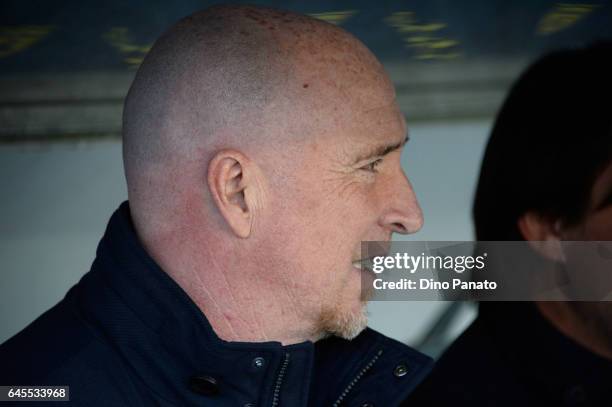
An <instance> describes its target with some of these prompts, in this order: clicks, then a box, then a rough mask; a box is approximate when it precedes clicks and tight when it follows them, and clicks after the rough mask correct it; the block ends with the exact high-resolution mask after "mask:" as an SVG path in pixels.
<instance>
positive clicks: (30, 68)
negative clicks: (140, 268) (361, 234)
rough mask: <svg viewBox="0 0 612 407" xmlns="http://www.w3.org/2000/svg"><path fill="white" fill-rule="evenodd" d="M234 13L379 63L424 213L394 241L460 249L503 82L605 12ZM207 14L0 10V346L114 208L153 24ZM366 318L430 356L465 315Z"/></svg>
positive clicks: (454, 8)
mask: <svg viewBox="0 0 612 407" xmlns="http://www.w3.org/2000/svg"><path fill="white" fill-rule="evenodd" d="M234 3H240V2H234ZM248 3H251V4H263V5H268V6H273V7H279V8H284V9H289V10H293V11H297V12H300V13H304V14H309V15H312V16H314V17H316V18H320V19H322V20H325V21H328V22H330V23H332V24H337V25H339V26H341V27H343V28H344V29H346V30H348V31H350V32H352V33H353V34H354V35H356V36H357V37H358V38H359V39H361V40H362V41H363V42H364V43H365V44H366V45H367V46H368V47H370V49H371V50H372V51H373V52H374V53H375V54H376V55H377V56H378V57H379V58H380V59H381V61H382V62H383V64H384V65H385V67H386V68H387V70H388V72H389V74H390V75H391V77H392V79H393V81H394V82H395V85H396V89H397V94H398V100H399V103H400V106H401V108H402V110H403V112H404V113H405V115H406V120H407V122H408V127H409V132H410V137H411V141H410V143H409V144H408V145H407V148H406V149H405V152H404V154H403V157H402V160H403V165H404V168H405V170H406V173H407V174H408V176H409V178H410V179H411V181H412V183H413V185H414V188H415V190H416V192H417V196H418V198H419V200H420V202H421V206H422V207H423V211H424V214H425V226H424V227H423V229H422V231H421V232H419V233H418V234H416V235H413V236H408V237H403V236H402V237H401V238H402V239H404V240H408V239H410V240H444V241H451V240H472V239H473V235H472V226H471V215H470V211H471V201H472V195H473V192H474V188H475V184H476V180H477V175H478V171H479V166H480V158H481V156H482V153H483V151H484V147H485V143H486V139H487V137H488V133H489V131H490V128H491V125H492V122H493V119H494V117H495V113H496V111H497V110H498V109H499V107H500V104H501V102H502V100H503V97H504V95H505V93H506V91H507V90H508V89H509V86H510V85H511V84H512V82H513V80H514V79H515V78H516V76H517V75H518V74H519V73H520V71H521V70H522V69H523V68H525V67H526V66H527V64H528V63H529V62H530V61H531V60H533V59H534V58H536V57H537V56H538V55H540V54H542V53H545V52H547V51H549V50H552V49H557V48H562V47H575V46H580V45H584V44H587V43H589V42H592V41H594V40H597V39H606V38H607V39H610V38H612V4H607V3H606V2H605V1H603V0H600V1H589V2H576V3H558V2H555V1H547V0H538V1H536V0H516V1H512V2H510V1H502V0H471V1H462V2H458V1H451V0H412V1H411V0H404V1H384V0H379V1H377V2H371V1H320V0H314V1H312V0H311V1H308V2H305V1H304V2H295V1H282V2H281V1H249V2H248ZM212 4H215V2H209V1H202V0H200V1H195V0H175V1H172V2H167V1H159V0H156V1H151V0H147V1H144V0H132V1H121V0H106V1H98V2H93V1H82V0H79V1H77V0H65V1H60V0H56V1H28V0H20V1H14V0H8V1H7V0H3V2H2V3H1V5H0V10H1V12H0V174H1V176H0V195H1V198H0V342H3V341H4V340H6V339H8V338H9V337H10V336H12V335H13V334H15V333H16V332H18V331H19V330H20V329H22V328H23V327H25V326H26V325H27V324H28V323H30V322H31V321H32V320H33V319H34V318H36V317H37V316H38V315H40V314H41V313H42V312H43V311H44V310H46V309H47V308H49V307H51V306H52V305H53V304H55V303H56V302H57V301H59V300H60V299H61V298H62V297H63V296H64V294H65V293H66V292H67V290H68V288H69V287H70V286H71V285H73V284H74V283H76V282H77V281H78V279H79V278H80V277H81V276H82V275H83V274H84V273H85V272H87V271H88V270H89V267H90V265H91V262H92V260H93V258H94V255H95V250H96V246H97V243H98V240H99V239H100V237H101V236H102V233H103V232H104V229H105V226H106V222H107V221H108V219H109V217H110V215H111V214H112V212H113V211H114V210H115V209H116V207H117V206H118V205H119V204H120V203H121V202H122V201H123V200H125V199H126V197H127V192H126V187H125V181H124V178H123V169H122V162H121V143H120V135H121V111H122V104H123V98H124V97H125V95H126V93H127V90H128V88H129V85H130V83H131V81H132V78H133V76H134V74H135V72H136V69H137V68H138V66H139V64H140V62H141V61H142V58H143V56H144V55H145V54H146V52H147V50H148V49H149V48H150V46H151V45H152V43H153V41H154V40H155V39H156V38H157V37H158V36H159V35H160V34H161V33H162V32H163V31H164V30H165V29H166V28H168V27H169V26H170V25H172V23H174V22H175V21H176V20H178V19H180V18H181V17H183V16H186V15H188V14H191V13H192V12H194V11H196V10H198V9H202V8H204V7H206V6H209V5H212ZM560 86H562V84H560ZM517 160H520V157H517ZM370 313H371V326H372V327H374V328H376V329H378V330H380V331H382V332H383V333H385V334H387V335H389V336H391V337H394V338H396V339H399V340H401V341H404V342H406V343H408V344H411V345H413V346H416V347H418V348H420V349H421V350H423V351H425V352H426V353H429V354H430V355H433V356H437V355H439V354H440V352H441V351H442V350H443V349H444V348H445V347H446V346H447V345H448V343H449V342H450V341H451V340H452V339H453V338H454V337H455V336H456V335H458V334H459V333H460V332H461V331H462V330H463V329H465V327H466V326H467V325H468V324H469V323H470V321H471V320H472V318H473V317H474V315H475V308H474V305H472V304H468V303H448V302H374V303H372V304H371V305H370Z"/></svg>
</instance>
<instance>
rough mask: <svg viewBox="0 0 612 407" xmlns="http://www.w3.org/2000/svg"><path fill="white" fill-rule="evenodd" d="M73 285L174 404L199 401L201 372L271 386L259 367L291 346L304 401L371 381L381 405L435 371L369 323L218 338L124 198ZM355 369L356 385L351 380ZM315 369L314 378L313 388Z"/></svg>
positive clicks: (96, 321) (277, 360)
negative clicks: (339, 334)
mask: <svg viewBox="0 0 612 407" xmlns="http://www.w3.org/2000/svg"><path fill="white" fill-rule="evenodd" d="M75 291H76V296H77V301H78V302H79V305H80V308H81V309H82V312H83V314H84V316H85V318H86V319H87V320H88V321H89V322H90V323H92V324H93V325H94V327H95V329H97V330H99V332H100V333H101V334H102V335H103V336H104V337H105V338H106V340H107V341H108V342H109V343H111V344H112V345H113V346H115V347H116V349H117V350H118V351H119V353H120V354H121V355H122V357H123V358H124V360H126V361H127V363H128V364H129V365H130V366H131V367H132V368H133V369H134V372H135V375H136V376H138V377H139V379H140V380H141V381H142V382H144V383H145V384H146V385H147V386H148V387H149V389H150V390H151V392H153V393H155V394H156V395H157V396H158V397H160V398H161V399H164V400H166V401H167V402H169V403H173V404H191V403H193V404H197V403H201V402H202V399H201V395H199V394H196V393H194V392H193V391H192V390H190V387H189V378H191V377H193V376H194V375H198V374H203V373H204V374H206V375H208V376H211V377H217V378H219V377H222V378H224V381H225V383H224V386H226V387H230V388H232V389H235V390H236V393H237V394H250V393H252V394H258V393H259V392H261V391H269V392H270V393H272V391H273V389H272V388H271V386H272V385H271V384H270V380H269V377H270V374H262V372H261V371H262V370H263V371H264V372H265V371H266V370H269V371H270V373H272V372H273V371H274V372H276V371H277V370H278V369H279V367H280V366H281V365H282V363H283V358H284V357H285V355H286V354H287V353H290V354H291V358H292V365H291V366H292V369H291V375H292V376H294V378H296V379H297V380H299V383H300V385H301V386H302V388H303V389H305V390H304V391H303V392H302V393H303V394H302V395H301V396H300V397H301V399H302V400H303V403H300V404H303V405H306V399H307V398H308V397H309V389H312V391H311V392H310V393H312V394H313V395H314V396H313V397H315V398H310V403H311V404H312V403H313V402H315V400H318V401H321V402H324V403H325V404H332V403H333V402H334V401H337V400H338V397H339V396H340V395H341V394H342V392H347V395H345V399H346V398H347V397H348V396H349V395H350V396H351V397H358V396H360V395H359V392H360V391H361V392H365V391H366V390H364V389H366V388H368V387H369V388H370V390H371V391H373V392H374V393H378V395H376V394H372V396H374V395H376V397H377V400H378V401H379V403H378V405H393V404H396V403H397V402H399V401H400V400H402V399H403V398H405V396H406V395H407V394H408V392H410V391H411V390H412V388H413V387H414V386H416V384H417V383H418V382H419V381H420V380H422V378H423V377H424V376H425V375H426V373H427V372H428V371H429V370H430V369H431V360H430V359H429V358H428V357H426V356H424V355H421V354H420V353H418V352H416V351H414V350H412V349H410V348H409V347H407V346H405V345H403V344H401V343H399V342H396V341H393V340H391V339H389V338H386V337H384V336H383V335H381V334H378V333H376V332H375V331H372V330H370V329H367V330H366V331H364V332H363V333H362V334H361V335H359V336H358V337H357V338H356V339H354V340H353V341H346V340H343V339H339V338H328V339H326V340H322V341H319V342H317V344H316V346H315V344H313V343H312V342H304V343H300V344H295V345H291V346H282V344H281V343H279V342H263V343H243V342H226V341H223V340H221V339H220V338H219V337H217V336H216V334H215V333H214V331H213V329H212V327H211V325H210V323H209V322H208V320H207V319H206V317H205V316H204V314H203V313H202V312H201V311H200V310H199V308H198V307H197V306H196V305H195V303H194V302H193V301H192V300H191V299H190V298H189V297H188V296H187V294H186V293H185V292H184V291H183V290H182V289H181V288H180V287H179V286H178V285H177V284H176V283H175V282H174V280H172V278H170V277H169V276H168V275H167V274H166V273H165V272H163V271H162V270H161V269H160V267H159V266H158V265H157V264H156V263H155V262H154V261H153V259H152V258H151V257H150V256H149V255H148V254H147V253H146V252H145V250H144V248H143V247H142V245H141V244H140V242H139V241H138V238H137V236H136V233H135V231H134V228H133V225H132V222H131V217H130V211H129V205H128V202H124V203H123V204H122V205H121V206H120V207H119V209H118V210H117V211H116V212H115V213H114V214H113V216H112V217H111V220H110V222H109V224H108V227H107V230H106V232H105V235H104V237H103V238H102V240H101V242H100V244H99V246H98V250H97V255H96V259H95V261H94V263H93V265H92V269H91V272H90V273H88V274H86V275H85V277H83V279H82V281H81V282H80V283H79V284H78V286H77V289H76V290H75ZM315 356H316V358H315ZM255 358H263V359H262V360H263V361H264V365H263V367H261V366H259V367H258V366H256V364H254V360H255ZM260 360H261V359H260ZM372 360H374V362H372ZM368 363H373V364H372V366H370V368H369V369H366V370H367V371H368V372H367V373H368V374H367V375H365V373H360V372H362V370H363V369H364V368H365V367H366V366H367V365H368ZM400 364H404V365H407V367H408V374H406V375H402V376H405V377H402V376H397V377H396V382H397V383H395V382H393V381H391V382H390V381H389V378H391V379H393V378H394V376H393V374H392V373H393V369H395V368H396V367H397V366H398V365H400ZM313 365H314V369H315V370H316V372H317V374H315V375H313V374H312V371H313ZM255 370H259V371H260V372H258V373H256V372H255ZM376 372H378V373H376ZM359 374H361V376H360V377H359V378H358V379H357V381H358V382H359V386H357V383H354V384H353V386H352V387H350V386H349V385H350V383H351V382H352V381H353V380H355V378H356V377H358V376H359ZM241 376H244V377H246V378H248V380H241V379H240V377H241ZM311 377H315V378H316V381H315V382H314V383H312V386H311V384H310V383H309V380H310V378H311ZM266 378H268V379H266ZM382 379H384V381H383V382H382V383H383V384H384V383H386V387H385V388H384V389H380V388H379V387H380V383H378V384H377V387H378V388H374V389H372V386H373V385H374V384H375V383H376V382H377V380H378V381H379V380H382ZM400 379H401V381H400ZM228 380H229V381H230V382H231V383H227V382H228ZM368 382H369V383H370V386H367V383H368ZM347 387H350V388H348V389H347ZM367 396H368V395H367V394H363V395H361V398H366V397H367ZM332 400H333V401H332ZM330 401H331V403H330ZM390 401H393V402H392V403H389V402H390ZM315 405H319V403H318V402H316V403H315Z"/></svg>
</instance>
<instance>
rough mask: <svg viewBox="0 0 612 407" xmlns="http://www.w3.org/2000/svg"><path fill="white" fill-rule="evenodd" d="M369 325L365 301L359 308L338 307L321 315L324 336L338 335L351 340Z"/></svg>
mask: <svg viewBox="0 0 612 407" xmlns="http://www.w3.org/2000/svg"><path fill="white" fill-rule="evenodd" d="M367 325H368V314H367V308H366V304H365V302H361V304H360V306H358V308H357V309H354V308H353V309H338V308H336V309H335V310H334V311H333V312H324V313H323V315H322V316H321V325H320V328H321V332H323V336H330V335H333V336H338V337H340V338H344V339H348V340H351V339H353V338H355V337H356V336H357V335H359V334H360V333H361V332H362V331H363V330H364V329H365V328H366V327H367Z"/></svg>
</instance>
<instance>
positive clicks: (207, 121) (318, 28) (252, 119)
mask: <svg viewBox="0 0 612 407" xmlns="http://www.w3.org/2000/svg"><path fill="white" fill-rule="evenodd" d="M381 72H382V68H381V67H380V64H378V62H377V61H376V59H375V58H374V57H373V56H372V55H371V54H370V52H369V51H368V50H367V49H366V48H365V47H364V46H363V45H362V44H361V43H360V42H359V41H358V40H356V39H355V38H353V37H352V36H351V35H350V34H348V33H346V32H345V31H343V30H341V29H339V28H337V27H335V26H333V25H330V24H327V23H325V22H322V21H319V20H316V19H313V18H310V17H306V16H302V15H298V14H294V13H290V12H286V11H278V10H273V9H266V8H256V7H251V6H236V7H228V6H222V7H213V8H210V9H207V10H205V11H202V12H199V13H196V14H194V15H192V16H189V17H187V18H184V19H183V20H181V21H180V22H178V23H177V24H176V25H175V26H173V27H172V28H171V29H170V30H168V31H167V32H166V33H165V34H164V35H163V36H162V37H161V38H159V40H158V41H157V42H156V43H155V45H154V46H153V48H152V49H151V51H150V52H149V54H148V55H147V57H146V58H145V60H144V62H143V64H142V65H141V67H140V69H139V70H138V73H137V75H136V78H135V80H134V82H133V84H132V87H131V88H130V91H129V93H128V96H127V98H126V102H125V109H124V116H123V142H124V164H125V169H126V175H127V181H128V187H129V189H130V192H131V193H132V195H133V196H130V199H131V200H132V201H133V200H135V199H138V196H139V194H138V185H139V184H141V183H142V181H144V180H146V184H147V185H148V186H149V188H150V187H151V182H152V181H151V179H149V178H150V177H149V176H147V173H148V172H150V171H151V169H152V168H155V167H160V166H161V167H167V166H168V165H170V166H171V167H172V166H174V165H177V164H178V163H181V165H187V164H188V163H189V162H191V161H192V160H206V158H207V156H208V157H210V154H212V153H213V152H214V151H215V149H219V148H226V147H240V148H242V149H248V148H249V146H252V145H253V144H257V145H261V143H266V144H269V145H277V144H278V142H279V140H280V139H283V138H286V137H289V138H299V137H304V136H307V135H308V133H309V132H311V131H312V129H313V128H314V127H318V126H317V124H322V123H319V122H320V121H321V120H325V114H324V113H325V112H326V110H327V109H329V107H330V106H329V105H328V104H327V99H329V98H330V97H331V96H332V94H335V96H339V97H341V98H342V97H343V96H344V97H346V94H347V92H348V90H349V89H350V88H353V89H355V88H356V85H358V83H359V82H370V83H371V82H372V81H380V80H381V75H380V73H381ZM383 77H384V75H383ZM366 92H367V89H366ZM362 96H363V97H367V95H362ZM337 107H338V108H341V107H342V106H337ZM143 178H144V179H143Z"/></svg>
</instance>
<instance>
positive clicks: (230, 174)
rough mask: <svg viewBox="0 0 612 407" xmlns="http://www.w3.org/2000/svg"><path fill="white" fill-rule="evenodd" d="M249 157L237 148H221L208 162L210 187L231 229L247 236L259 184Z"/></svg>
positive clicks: (251, 223) (242, 235)
mask: <svg viewBox="0 0 612 407" xmlns="http://www.w3.org/2000/svg"><path fill="white" fill-rule="evenodd" d="M253 165H254V164H253V163H251V162H250V161H249V160H248V158H247V157H246V156H244V155H243V154H241V153H239V152H237V151H235V150H222V151H219V152H218V153H216V154H215V156H214V157H213V158H212V160H210V162H209V164H208V177H207V178H208V188H209V190H210V193H211V195H212V198H213V200H214V202H215V204H216V205H217V208H218V209H219V212H220V213H221V216H222V217H223V218H224V219H225V221H226V222H227V224H228V226H229V227H230V229H231V230H232V231H233V232H234V234H236V235H237V236H238V237H241V238H247V237H249V235H250V234H251V227H252V225H253V217H254V211H253V209H254V208H253V197H254V195H257V194H259V193H261V191H256V190H255V189H257V188H258V187H259V183H258V182H256V181H257V180H254V179H253V177H254V176H256V174H255V172H256V171H255V169H254V168H252V166H253Z"/></svg>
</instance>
